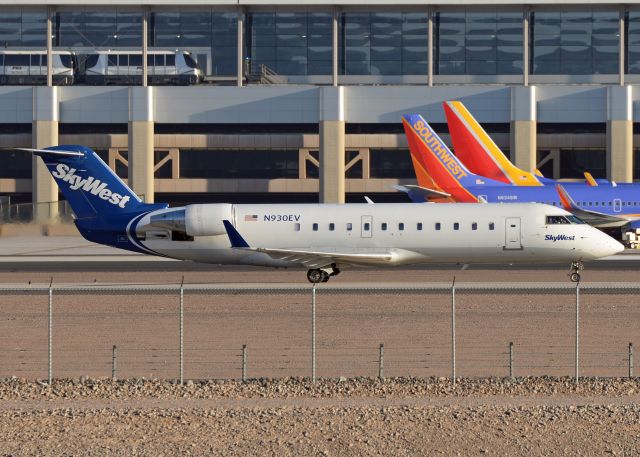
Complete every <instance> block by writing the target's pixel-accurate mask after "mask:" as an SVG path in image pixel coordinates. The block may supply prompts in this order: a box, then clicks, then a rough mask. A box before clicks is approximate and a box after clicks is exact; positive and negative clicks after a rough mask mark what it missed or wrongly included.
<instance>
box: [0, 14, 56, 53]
mask: <svg viewBox="0 0 640 457" xmlns="http://www.w3.org/2000/svg"><path fill="white" fill-rule="evenodd" d="M46 38H47V15H46V12H45V10H44V9H43V10H42V11H23V10H20V9H16V10H14V11H3V12H0V43H1V44H2V45H3V46H4V47H5V48H10V47H12V46H24V47H34V46H46Z"/></svg>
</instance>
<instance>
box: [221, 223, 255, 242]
mask: <svg viewBox="0 0 640 457" xmlns="http://www.w3.org/2000/svg"><path fill="white" fill-rule="evenodd" d="M222 223H223V224H224V228H225V230H226V231H227V236H228V237H229V241H230V242H231V247H232V248H248V247H249V243H247V242H246V241H245V239H244V238H242V235H240V233H238V231H237V230H236V228H235V227H234V226H233V224H231V222H229V221H228V220H226V219H225V220H223V221H222Z"/></svg>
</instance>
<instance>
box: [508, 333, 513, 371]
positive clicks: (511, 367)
mask: <svg viewBox="0 0 640 457" xmlns="http://www.w3.org/2000/svg"><path fill="white" fill-rule="evenodd" d="M509 377H510V378H513V341H511V342H509Z"/></svg>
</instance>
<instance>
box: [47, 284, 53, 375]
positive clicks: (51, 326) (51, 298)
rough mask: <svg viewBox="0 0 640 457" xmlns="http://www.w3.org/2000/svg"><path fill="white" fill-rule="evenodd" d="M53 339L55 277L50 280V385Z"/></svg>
mask: <svg viewBox="0 0 640 457" xmlns="http://www.w3.org/2000/svg"><path fill="white" fill-rule="evenodd" d="M52 340H53V278H51V281H50V282H49V376H48V378H49V385H51V379H52V371H53V369H52V368H53V367H52V364H53V359H52V356H51V353H52V351H53V347H52Z"/></svg>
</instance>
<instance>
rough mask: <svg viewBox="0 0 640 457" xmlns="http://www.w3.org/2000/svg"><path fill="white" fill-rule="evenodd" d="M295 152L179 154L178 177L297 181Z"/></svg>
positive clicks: (184, 151) (191, 151)
mask: <svg viewBox="0 0 640 457" xmlns="http://www.w3.org/2000/svg"><path fill="white" fill-rule="evenodd" d="M298 176H299V175H298V150H297V149H295V150H293V149H292V150H288V149H268V150H250V151H240V150H226V151H225V150H207V149H182V150H181V151H180V177H181V178H209V179H277V178H289V179H298Z"/></svg>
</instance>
